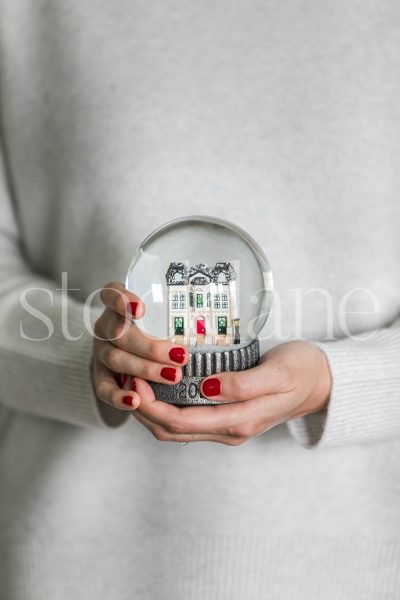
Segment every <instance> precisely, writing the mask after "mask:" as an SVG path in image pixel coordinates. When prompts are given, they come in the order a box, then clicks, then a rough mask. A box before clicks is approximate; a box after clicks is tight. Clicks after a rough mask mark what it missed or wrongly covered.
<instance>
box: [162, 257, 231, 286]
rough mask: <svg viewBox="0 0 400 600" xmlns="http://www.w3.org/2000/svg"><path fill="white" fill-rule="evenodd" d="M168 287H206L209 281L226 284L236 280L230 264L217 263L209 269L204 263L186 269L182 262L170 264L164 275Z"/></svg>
mask: <svg viewBox="0 0 400 600" xmlns="http://www.w3.org/2000/svg"><path fill="white" fill-rule="evenodd" d="M165 277H166V279H167V284H168V285H188V284H189V281H190V283H193V284H194V285H207V283H209V282H210V281H213V282H215V283H222V284H228V283H229V282H230V281H234V280H235V279H236V278H237V273H236V271H235V269H234V268H233V267H232V264H231V263H230V262H217V264H216V265H215V267H214V268H213V269H211V268H210V267H209V266H208V265H205V264H204V263H199V264H198V265H195V266H194V267H190V268H189V267H188V266H187V265H186V264H185V263H183V262H172V263H170V265H169V267H168V271H167V272H166V275H165Z"/></svg>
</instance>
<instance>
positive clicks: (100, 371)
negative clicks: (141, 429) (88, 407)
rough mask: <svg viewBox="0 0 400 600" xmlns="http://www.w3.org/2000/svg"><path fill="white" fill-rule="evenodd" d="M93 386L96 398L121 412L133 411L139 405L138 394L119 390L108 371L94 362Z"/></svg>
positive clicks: (97, 362)
mask: <svg viewBox="0 0 400 600" xmlns="http://www.w3.org/2000/svg"><path fill="white" fill-rule="evenodd" d="M93 386H94V390H95V394H96V397H97V398H98V399H99V400H101V401H102V402H105V403H106V404H110V405H111V406H114V407H115V408H119V409H121V410H135V409H137V407H138V406H139V404H140V397H139V394H138V393H137V392H135V391H133V390H130V391H129V392H127V390H125V389H121V388H120V387H119V386H118V384H117V382H116V380H115V377H114V376H113V374H112V373H111V371H109V369H107V368H106V367H105V366H104V365H102V364H101V363H100V362H99V361H97V360H95V361H94V363H93Z"/></svg>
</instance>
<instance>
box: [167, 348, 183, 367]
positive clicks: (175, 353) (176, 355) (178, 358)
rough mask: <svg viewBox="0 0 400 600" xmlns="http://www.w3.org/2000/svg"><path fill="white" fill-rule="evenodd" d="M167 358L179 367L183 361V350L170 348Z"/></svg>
mask: <svg viewBox="0 0 400 600" xmlns="http://www.w3.org/2000/svg"><path fill="white" fill-rule="evenodd" d="M169 357H170V359H171V360H173V361H174V362H177V363H179V364H180V365H181V364H182V363H183V361H184V360H185V348H171V350H170V351H169Z"/></svg>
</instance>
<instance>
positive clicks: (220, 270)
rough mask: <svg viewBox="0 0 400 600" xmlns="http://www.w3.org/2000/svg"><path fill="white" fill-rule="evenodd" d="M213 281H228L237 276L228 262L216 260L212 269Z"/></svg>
mask: <svg viewBox="0 0 400 600" xmlns="http://www.w3.org/2000/svg"><path fill="white" fill-rule="evenodd" d="M212 273H213V281H215V282H216V283H229V282H230V281H234V280H235V279H236V278H237V273H236V271H235V269H234V268H233V267H232V264H231V263H230V262H217V264H216V265H215V267H214V269H213V272H212Z"/></svg>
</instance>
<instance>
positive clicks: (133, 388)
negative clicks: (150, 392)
mask: <svg viewBox="0 0 400 600" xmlns="http://www.w3.org/2000/svg"><path fill="white" fill-rule="evenodd" d="M131 388H132V391H133V392H136V383H135V380H134V379H132V381H131Z"/></svg>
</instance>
